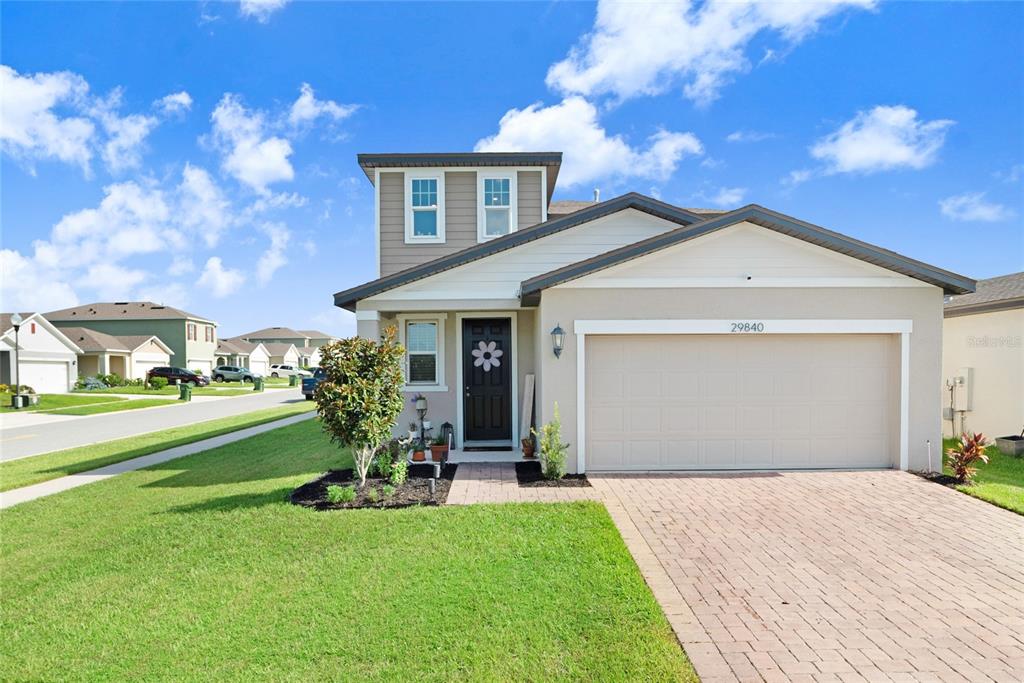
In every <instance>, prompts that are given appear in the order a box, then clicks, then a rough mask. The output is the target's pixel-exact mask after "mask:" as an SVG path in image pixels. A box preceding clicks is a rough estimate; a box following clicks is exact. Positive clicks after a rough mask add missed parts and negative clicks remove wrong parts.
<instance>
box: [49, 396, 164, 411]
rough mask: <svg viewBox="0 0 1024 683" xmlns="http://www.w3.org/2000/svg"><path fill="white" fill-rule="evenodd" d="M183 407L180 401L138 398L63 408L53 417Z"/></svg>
mask: <svg viewBox="0 0 1024 683" xmlns="http://www.w3.org/2000/svg"><path fill="white" fill-rule="evenodd" d="M174 405H181V403H179V402H178V401H174V400H170V399H166V398H136V399H130V400H129V399H124V400H123V401H107V402H106V403H92V404H90V405H87V406H77V407H74V408H63V409H61V410H53V411H51V413H52V414H53V415H99V414H100V413H118V412H121V411H122V410H138V409H139V408H154V407H156V406H174Z"/></svg>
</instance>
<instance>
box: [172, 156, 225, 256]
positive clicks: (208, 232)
mask: <svg viewBox="0 0 1024 683" xmlns="http://www.w3.org/2000/svg"><path fill="white" fill-rule="evenodd" d="M178 196H179V214H178V215H179V219H180V221H181V225H182V227H184V228H185V229H186V230H188V231H189V232H191V233H193V234H195V235H198V236H201V237H202V239H203V242H205V243H206V246H208V247H215V246H217V243H218V242H220V237H221V235H222V234H223V233H224V231H225V230H227V228H228V227H230V226H231V224H232V222H233V220H234V218H233V215H232V213H231V203H230V202H229V201H228V200H227V199H226V198H225V197H224V193H223V192H222V191H221V189H220V188H219V187H218V186H217V184H216V183H215V182H214V180H213V178H211V177H210V174H209V173H207V172H206V169H203V168H200V167H198V166H193V165H191V164H185V170H184V171H182V174H181V185H179V186H178Z"/></svg>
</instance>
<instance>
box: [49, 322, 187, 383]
mask: <svg viewBox="0 0 1024 683" xmlns="http://www.w3.org/2000/svg"><path fill="white" fill-rule="evenodd" d="M61 331H62V332H63V333H64V334H65V335H67V337H68V338H69V339H70V340H71V341H73V342H74V343H75V345H76V346H78V348H80V349H82V354H81V355H80V356H79V357H78V376H79V377H93V376H95V375H109V374H111V373H113V374H117V375H120V376H121V377H127V378H129V379H145V378H146V373H147V372H149V371H150V370H152V369H153V368H156V367H160V366H165V365H170V364H171V356H172V355H174V353H173V352H172V351H171V347H169V346H168V345H167V344H165V343H163V341H161V340H160V337H157V336H156V335H152V334H151V335H148V336H147V335H127V336H122V337H115V336H113V335H110V334H106V333H104V332H98V331H96V330H91V329H89V328H87V327H65V328H62V329H61Z"/></svg>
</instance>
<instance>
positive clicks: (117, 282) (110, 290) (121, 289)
mask: <svg viewBox="0 0 1024 683" xmlns="http://www.w3.org/2000/svg"><path fill="white" fill-rule="evenodd" d="M146 278H147V274H146V271H144V270H139V269H138V268H124V267H122V266H119V265H116V264H113V263H97V264H95V265H93V266H90V267H89V269H88V270H87V271H86V272H85V275H84V276H83V277H82V280H81V282H80V285H79V286H80V287H84V288H86V289H91V290H92V291H93V292H95V294H96V298H98V299H101V300H105V301H121V300H124V299H129V298H131V293H132V291H133V290H134V289H135V287H136V286H138V285H140V284H142V283H143V282H144V281H145V280H146Z"/></svg>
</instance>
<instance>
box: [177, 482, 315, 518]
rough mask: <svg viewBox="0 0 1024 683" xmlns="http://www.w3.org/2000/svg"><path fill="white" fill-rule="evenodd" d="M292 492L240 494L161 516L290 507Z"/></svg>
mask: <svg viewBox="0 0 1024 683" xmlns="http://www.w3.org/2000/svg"><path fill="white" fill-rule="evenodd" d="M293 490H294V489H293V488H292V487H290V486H285V487H283V488H278V489H274V490H273V491H264V492H262V493H240V494H237V495H234V496H223V497H220V498H209V499H207V500H203V501H198V502H195V503H189V504H188V505H175V506H173V507H170V508H167V509H166V510H165V511H163V512H162V513H161V514H178V515H187V514H192V513H196V512H232V511H235V510H252V509H255V508H261V507H266V506H268V505H291V502H289V500H288V497H289V496H290V495H291V493H292V491H293ZM296 507H297V506H296Z"/></svg>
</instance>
